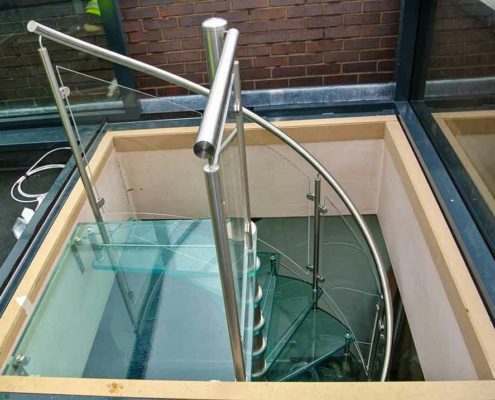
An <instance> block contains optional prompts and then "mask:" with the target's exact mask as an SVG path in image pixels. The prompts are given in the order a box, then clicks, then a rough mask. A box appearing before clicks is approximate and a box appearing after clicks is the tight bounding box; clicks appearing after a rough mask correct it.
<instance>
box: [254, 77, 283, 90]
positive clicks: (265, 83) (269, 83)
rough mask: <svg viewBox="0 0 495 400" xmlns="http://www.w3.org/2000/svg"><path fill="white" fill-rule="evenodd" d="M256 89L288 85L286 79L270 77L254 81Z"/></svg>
mask: <svg viewBox="0 0 495 400" xmlns="http://www.w3.org/2000/svg"><path fill="white" fill-rule="evenodd" d="M255 85H256V89H278V88H286V87H289V80H288V79H270V80H265V81H259V82H255Z"/></svg>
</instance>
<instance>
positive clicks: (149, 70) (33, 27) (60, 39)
mask: <svg viewBox="0 0 495 400" xmlns="http://www.w3.org/2000/svg"><path fill="white" fill-rule="evenodd" d="M27 28H28V31H29V32H32V33H36V34H38V35H40V36H43V37H46V38H47V39H50V40H53V41H55V42H57V43H61V44H63V45H66V46H68V47H72V48H74V49H76V50H79V51H82V52H84V53H88V54H91V55H93V56H95V57H100V58H103V59H105V60H107V61H110V62H114V63H116V64H120V65H123V66H125V67H128V68H131V69H134V70H137V71H140V72H143V73H146V74H148V75H151V76H154V77H156V78H159V79H163V80H165V81H167V82H169V83H173V84H175V85H177V86H181V87H183V88H186V89H188V90H190V91H192V92H194V93H197V94H201V95H204V96H208V95H209V93H210V90H209V89H207V88H205V87H203V86H200V85H198V84H197V83H194V82H191V81H189V80H187V79H185V78H182V77H180V76H177V75H175V74H172V73H170V72H167V71H164V70H162V69H160V68H157V67H154V66H151V65H148V64H146V63H144V62H142V61H137V60H134V59H132V58H130V57H127V56H124V55H122V54H118V53H115V52H113V51H111V50H107V49H103V48H101V47H98V46H95V45H93V44H91V43H87V42H84V41H82V40H79V39H76V38H73V37H71V36H68V35H65V34H63V33H61V32H58V31H56V30H54V29H51V28H49V27H47V26H44V25H42V24H39V23H37V22H35V21H30V22H29V23H28V25H27ZM242 112H243V114H244V115H245V116H246V117H247V118H249V119H250V120H251V121H253V122H256V123H257V124H258V125H260V126H261V127H262V128H264V129H266V130H267V131H268V132H270V133H272V134H274V135H275V136H277V137H278V138H279V139H280V140H282V141H283V142H284V143H285V144H287V145H288V146H289V147H291V148H292V149H293V150H295V151H296V152H297V153H298V154H299V155H300V156H301V157H302V158H304V159H305V160H306V161H307V162H308V163H309V164H311V165H312V166H313V168H314V169H315V170H316V171H317V172H318V173H319V174H320V175H321V176H322V177H323V179H325V181H327V183H328V184H329V185H330V186H331V187H332V188H333V189H334V190H335V192H336V193H337V195H338V196H339V197H340V199H341V200H342V201H343V202H344V204H345V205H346V206H347V208H348V209H349V211H350V212H351V214H352V216H353V217H354V218H355V219H356V221H357V223H358V226H359V229H360V230H361V232H362V233H363V235H364V237H365V239H366V242H367V244H368V247H369V248H370V251H371V254H372V256H373V260H374V261H375V264H376V266H377V269H378V273H379V277H380V282H381V286H382V292H383V296H384V298H383V300H384V305H385V315H386V317H387V324H386V342H385V357H384V362H383V368H382V373H381V378H380V380H381V381H385V379H386V377H387V374H388V369H389V366H390V358H391V352H392V328H393V316H392V298H391V295H390V288H389V285H388V279H387V273H386V269H385V266H384V263H383V261H382V258H381V256H380V253H379V251H378V247H377V245H376V243H375V240H374V239H373V236H372V234H371V231H370V229H369V227H368V225H367V224H366V222H365V221H364V219H363V217H362V215H361V214H360V213H359V211H358V210H357V208H356V206H355V205H354V203H353V202H352V200H351V199H350V197H349V196H348V195H347V193H346V192H345V190H344V189H343V188H342V186H340V184H339V183H338V182H337V181H336V180H335V178H334V177H333V176H332V175H331V174H330V172H328V171H327V170H326V169H325V167H323V165H322V164H321V163H320V162H319V161H318V160H317V159H316V158H315V157H313V155H311V154H310V153H309V152H308V151H307V150H306V149H305V148H304V147H303V146H301V145H300V144H299V143H297V142H296V141H295V140H294V139H292V138H291V137H290V136H289V135H287V134H286V133H285V132H283V131H282V130H281V129H279V128H277V127H276V126H275V125H273V124H271V123H270V122H268V121H266V120H264V119H263V118H262V117H260V116H259V115H257V114H255V113H254V112H252V111H250V110H248V109H246V108H244V107H243V108H242Z"/></svg>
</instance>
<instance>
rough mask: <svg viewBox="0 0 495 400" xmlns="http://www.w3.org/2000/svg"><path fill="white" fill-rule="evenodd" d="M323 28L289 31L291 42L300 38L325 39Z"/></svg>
mask: <svg viewBox="0 0 495 400" xmlns="http://www.w3.org/2000/svg"><path fill="white" fill-rule="evenodd" d="M323 35H324V33H323V29H305V30H301V31H293V32H289V42H292V41H298V40H316V39H323Z"/></svg>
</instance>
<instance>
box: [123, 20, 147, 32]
mask: <svg viewBox="0 0 495 400" xmlns="http://www.w3.org/2000/svg"><path fill="white" fill-rule="evenodd" d="M124 30H125V31H126V32H137V31H142V30H143V22H142V21H124Z"/></svg>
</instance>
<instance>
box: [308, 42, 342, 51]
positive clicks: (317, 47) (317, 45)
mask: <svg viewBox="0 0 495 400" xmlns="http://www.w3.org/2000/svg"><path fill="white" fill-rule="evenodd" d="M307 47H308V53H318V52H322V51H331V50H342V40H319V41H317V42H310V43H308V44H307Z"/></svg>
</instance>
